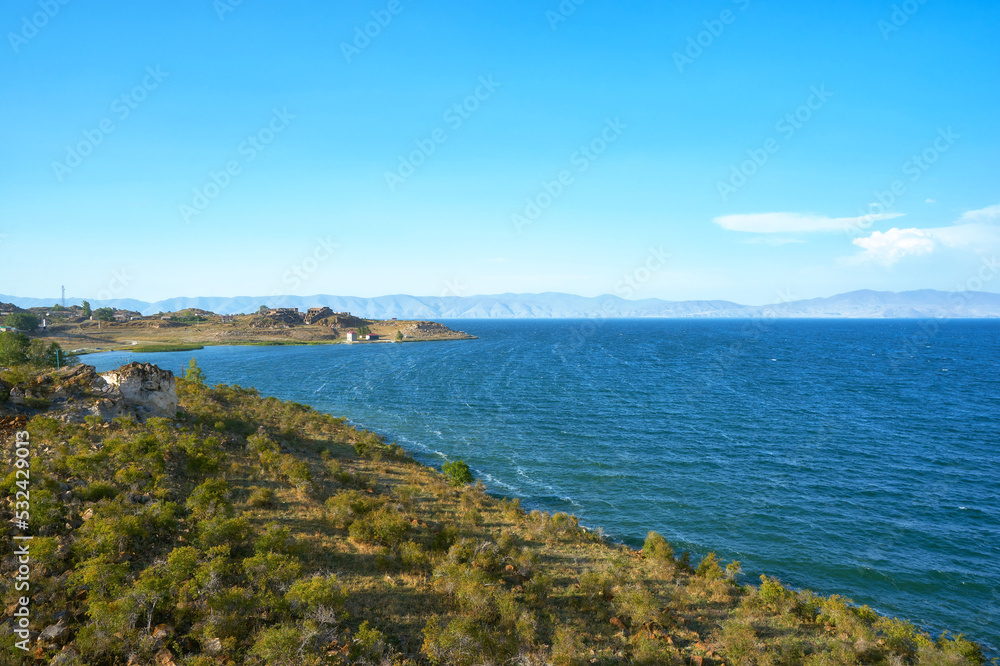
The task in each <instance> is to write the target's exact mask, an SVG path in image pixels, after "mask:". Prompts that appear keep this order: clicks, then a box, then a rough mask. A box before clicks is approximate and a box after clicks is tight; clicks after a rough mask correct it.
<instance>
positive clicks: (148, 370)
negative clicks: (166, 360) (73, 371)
mask: <svg viewBox="0 0 1000 666" xmlns="http://www.w3.org/2000/svg"><path fill="white" fill-rule="evenodd" d="M101 376H102V377H103V378H104V381H106V382H107V383H108V385H110V386H113V387H115V388H117V389H118V391H119V393H120V394H121V397H122V399H123V400H124V401H125V403H126V404H128V406H129V407H132V408H133V409H135V410H136V412H137V413H138V415H139V416H140V417H150V416H162V417H166V418H171V419H172V418H174V417H175V416H176V415H177V406H178V400H177V388H176V382H175V380H174V373H172V372H170V371H169V370H161V369H160V368H158V367H156V366H155V365H153V364H152V363H135V362H133V363H129V364H128V365H123V366H122V367H120V368H118V369H117V370H112V371H111V372H105V373H103V374H102V375H101Z"/></svg>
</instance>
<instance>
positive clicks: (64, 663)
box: [49, 646, 83, 666]
mask: <svg viewBox="0 0 1000 666" xmlns="http://www.w3.org/2000/svg"><path fill="white" fill-rule="evenodd" d="M82 663H83V662H82V661H80V653H79V652H77V651H76V650H74V649H73V648H71V647H69V646H66V647H64V648H63V649H62V652H60V653H59V654H57V655H56V656H54V657H52V660H51V661H49V666H79V665H80V664H82Z"/></svg>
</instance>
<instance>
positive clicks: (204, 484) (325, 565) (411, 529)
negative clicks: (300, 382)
mask: <svg viewBox="0 0 1000 666" xmlns="http://www.w3.org/2000/svg"><path fill="white" fill-rule="evenodd" d="M178 392H179V394H180V396H181V406H182V410H183V416H182V418H179V419H177V420H176V421H168V420H165V419H151V420H150V421H149V422H147V423H146V424H144V425H140V424H136V423H132V422H128V421H122V420H119V421H117V422H115V423H114V424H101V423H99V422H98V421H94V420H91V422H89V423H87V424H83V425H68V424H62V423H59V422H57V421H55V420H54V419H50V418H46V417H45V416H44V415H41V416H38V417H35V418H34V419H33V420H32V421H31V423H30V424H29V425H28V430H29V431H30V432H31V436H32V441H33V442H34V444H33V446H34V448H35V452H36V457H35V458H34V459H33V460H32V465H31V470H32V480H33V486H32V491H31V497H32V522H33V526H34V528H35V530H36V531H35V533H36V534H42V535H45V536H41V537H36V539H35V541H34V542H33V544H32V553H33V556H34V567H35V569H34V573H33V581H32V582H33V588H32V597H33V600H34V602H33V603H34V613H35V616H34V620H33V623H34V627H35V628H36V629H39V630H40V629H41V628H43V627H45V626H46V625H47V624H49V623H51V622H54V621H55V620H56V619H57V618H56V615H55V614H56V613H58V612H60V611H68V615H66V616H65V619H64V623H66V624H68V626H69V627H70V629H71V633H70V638H71V639H72V644H71V647H72V650H73V651H72V652H71V651H69V650H67V651H66V652H64V653H63V655H64V656H65V657H66V658H67V661H66V663H74V662H73V661H72V660H71V659H70V657H72V655H73V654H78V655H80V656H79V660H78V661H77V662H75V663H81V664H82V663H86V664H97V665H100V664H126V662H128V660H129V658H130V656H132V655H135V660H136V661H134V662H133V663H138V664H144V663H154V660H155V659H157V658H160V659H163V658H165V657H169V656H170V655H167V654H166V653H164V652H163V650H164V649H166V650H169V651H170V653H171V655H173V659H174V660H175V663H177V664H199V665H201V664H215V663H236V664H241V663H260V664H264V663H267V664H326V663H330V664H340V663H372V664H378V663H406V662H410V663H427V662H436V663H444V664H451V663H456V664H463V663H467V664H481V663H525V664H542V663H556V664H584V663H602V664H615V663H629V662H631V663H645V664H661V663H705V664H719V663H727V664H736V663H747V664H751V663H759V664H771V663H773V664H797V663H810V664H853V663H872V664H892V663H921V664H952V663H954V664H960V663H978V662H980V661H981V660H980V657H979V655H978V651H977V649H976V648H975V646H974V645H972V644H971V643H968V642H967V641H964V640H961V639H960V640H957V641H955V640H951V639H943V640H939V641H932V640H930V639H929V638H927V637H926V636H922V635H920V634H919V633H918V632H916V631H915V630H914V629H913V627H912V626H910V625H908V624H906V623H903V622H899V621H896V620H890V619H886V618H882V617H879V616H876V615H875V614H874V613H872V612H871V611H870V610H869V609H866V608H853V607H851V606H849V605H845V603H844V601H843V600H841V599H837V598H831V599H821V598H818V597H814V596H812V595H811V594H809V593H803V592H792V591H789V590H787V589H785V588H783V587H781V585H780V584H779V583H777V582H776V581H773V580H770V579H768V580H765V581H764V582H763V584H762V585H760V586H759V587H751V586H748V585H747V586H740V585H737V584H736V583H735V582H732V581H731V580H730V577H731V574H732V573H733V571H732V570H730V572H729V573H728V574H727V572H725V571H723V569H721V568H720V567H719V566H718V565H717V564H715V563H714V562H713V560H712V558H708V559H707V560H706V561H704V562H702V564H701V565H700V566H699V567H697V573H695V571H694V567H690V566H688V565H687V564H686V563H684V562H683V561H678V560H677V559H675V558H674V556H673V554H672V553H671V552H670V550H669V546H668V545H667V544H666V542H664V541H662V539H657V538H656V537H655V536H654V537H652V538H650V539H649V540H648V541H647V548H646V549H645V552H644V553H640V552H637V551H631V550H629V549H627V548H624V547H620V546H615V545H611V544H607V543H605V542H604V541H603V540H602V539H601V538H600V537H599V536H597V535H594V534H592V533H588V532H586V531H584V530H581V529H580V528H579V527H578V526H577V525H576V521H575V519H574V518H572V517H571V516H566V515H565V514H556V515H553V516H550V515H547V514H544V513H537V512H532V513H525V512H524V511H522V510H521V509H520V507H519V506H518V505H517V504H516V503H512V502H507V501H503V500H498V499H495V498H493V497H491V496H489V495H487V494H486V493H485V492H484V489H483V488H482V486H480V485H469V486H464V487H461V488H455V487H452V486H451V485H450V484H449V483H448V481H447V479H446V478H445V477H444V476H443V475H441V474H439V473H438V472H436V471H434V470H431V469H429V468H426V467H423V466H421V465H418V464H416V463H415V462H413V461H412V460H410V459H408V458H407V457H406V456H405V455H404V454H403V452H402V451H401V450H400V449H398V447H394V446H390V445H386V444H385V443H384V442H382V441H381V440H380V439H379V438H378V437H376V436H374V435H373V434H371V433H367V432H363V431H357V430H354V429H352V428H350V427H348V426H346V425H345V424H344V422H343V420H342V419H336V418H334V417H331V416H329V415H325V414H320V413H318V412H316V411H314V410H312V409H310V408H308V407H305V406H302V405H297V404H294V403H287V402H281V401H278V400H276V399H273V398H266V399H265V398H261V397H260V396H259V395H257V393H256V392H254V391H252V390H248V389H241V388H236V387H225V386H217V387H214V388H208V387H204V386H201V385H199V384H196V383H194V382H185V381H183V380H181V381H179V390H178ZM7 435H9V433H4V434H3V436H4V439H5V440H7V441H9V439H10V438H9V437H8V436H7ZM359 452H361V453H362V454H363V455H358V453H359ZM5 458H6V460H5V463H6V464H7V465H8V466H7V467H6V469H13V467H12V466H11V463H12V459H11V450H10V448H9V447H8V448H7V449H5ZM13 480H14V478H13V475H11V476H9V477H8V478H7V479H6V480H4V481H3V484H2V489H0V497H2V498H3V502H2V510H3V513H4V516H3V518H4V521H5V523H4V524H5V526H6V525H9V523H8V522H7V521H9V519H10V517H11V516H10V515H9V514H11V510H12V509H13V504H12V500H13V497H12V490H16V488H14V487H13V485H12V482H13ZM5 529H6V532H7V533H6V534H5V535H4V536H3V538H2V542H0V543H2V545H0V549H2V551H0V555H2V556H3V558H4V559H3V568H4V571H3V581H4V585H5V591H4V595H5V596H4V599H3V601H4V607H5V608H8V612H10V609H11V608H10V607H11V604H12V602H13V600H14V599H15V598H16V596H17V595H16V594H15V593H14V591H13V589H12V584H11V583H12V573H11V571H12V566H13V564H12V560H11V558H10V557H9V549H10V547H11V546H10V544H11V543H12V540H11V538H10V536H11V534H12V531H11V530H10V528H9V527H7V528H5ZM158 625H168V626H169V628H167V627H163V626H161V627H160V631H159V634H157V633H156V628H157V626H158ZM157 636H158V637H157ZM0 641H2V645H0V656H5V657H7V658H10V657H9V656H10V655H18V654H19V653H18V652H17V651H15V650H14V649H13V647H12V645H13V641H14V638H13V637H12V636H11V635H3V636H2V638H0ZM58 649H59V648H58V646H57V645H55V644H54V643H53V644H51V645H50V646H49V647H47V648H46V647H42V648H39V649H38V650H37V652H38V656H39V657H44V658H45V659H46V660H47V659H48V658H49V657H50V656H51V655H53V654H55V653H57V651H58ZM157 655H159V656H157ZM15 659H16V658H15ZM25 663H28V661H27V660H25ZM164 663H166V662H164Z"/></svg>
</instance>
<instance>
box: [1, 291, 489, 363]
mask: <svg viewBox="0 0 1000 666" xmlns="http://www.w3.org/2000/svg"><path fill="white" fill-rule="evenodd" d="M24 315H27V316H26V317H25V316H24ZM0 324H6V325H7V326H6V327H5V328H7V327H9V328H12V329H14V330H21V332H27V333H31V334H33V335H37V336H44V337H45V338H46V339H47V340H50V341H52V342H56V343H58V344H59V345H60V346H61V347H62V348H63V349H64V350H66V351H69V352H73V353H76V354H85V353H90V352H96V351H115V350H123V349H128V350H131V351H136V352H156V351H189V350H192V349H199V348H201V347H204V346H208V345H307V344H335V343H360V344H373V343H392V342H427V341H442V340H470V339H474V337H475V336H472V335H469V334H467V333H463V332H461V331H455V330H452V329H450V328H448V327H447V326H444V325H443V324H440V323H437V322H433V321H424V320H410V319H384V320H380V319H369V318H363V317H357V316H355V315H353V314H351V313H350V312H334V311H333V310H331V309H330V308H328V307H312V308H309V309H308V310H305V311H300V310H299V309H298V308H269V307H266V306H261V308H260V309H259V310H258V311H257V312H254V313H252V314H235V315H222V314H216V313H214V312H211V311H208V310H202V309H197V308H188V309H184V310H178V311H175V312H158V313H155V314H152V315H143V314H141V313H139V312H137V311H134V310H125V309H116V308H110V307H105V308H96V309H91V308H90V306H89V305H88V304H86V302H84V305H83V306H79V305H72V306H68V307H62V306H58V305H56V306H51V307H34V308H29V309H22V308H19V307H17V306H16V305H13V304H11V303H0ZM18 324H19V326H18Z"/></svg>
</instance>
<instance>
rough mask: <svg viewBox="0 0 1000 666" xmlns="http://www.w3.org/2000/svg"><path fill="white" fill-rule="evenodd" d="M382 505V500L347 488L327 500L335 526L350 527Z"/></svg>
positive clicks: (329, 512) (327, 506)
mask: <svg viewBox="0 0 1000 666" xmlns="http://www.w3.org/2000/svg"><path fill="white" fill-rule="evenodd" d="M380 506H382V500H381V499H378V498H375V497H367V496H365V495H362V494H361V493H359V492H358V491H357V490H345V491H343V492H340V493H337V494H336V495H334V496H333V497H331V498H329V499H328V500H326V509H327V511H328V514H327V515H328V516H329V519H330V522H331V523H332V524H333V526H334V527H339V528H341V529H345V528H349V527H350V526H351V524H352V523H353V522H354V521H356V520H357V519H358V518H361V517H362V516H365V515H367V514H368V513H371V512H372V511H374V510H375V509H377V508H378V507H380Z"/></svg>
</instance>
